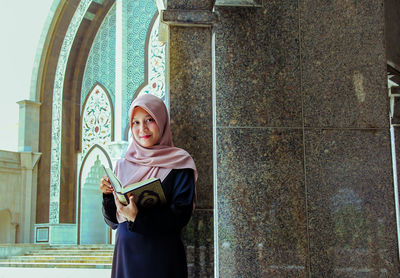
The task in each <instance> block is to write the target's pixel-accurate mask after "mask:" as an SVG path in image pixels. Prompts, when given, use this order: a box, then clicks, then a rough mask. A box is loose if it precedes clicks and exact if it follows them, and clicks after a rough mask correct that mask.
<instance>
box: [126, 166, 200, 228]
mask: <svg viewBox="0 0 400 278" xmlns="http://www.w3.org/2000/svg"><path fill="white" fill-rule="evenodd" d="M162 185H163V189H164V193H165V195H166V198H167V205H166V206H163V207H160V208H157V209H153V210H148V211H145V210H142V211H139V212H138V214H137V216H136V219H135V221H134V222H131V223H129V230H130V231H133V232H137V233H141V234H170V233H177V232H180V230H181V229H182V228H183V227H184V226H185V225H186V224H187V223H188V222H189V219H190V217H191V215H192V210H193V198H194V173H193V170H192V169H179V170H177V169H174V170H172V171H171V172H170V173H169V175H168V176H167V177H166V179H165V180H164V181H163V183H162Z"/></svg>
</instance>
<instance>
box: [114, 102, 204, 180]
mask: <svg viewBox="0 0 400 278" xmlns="http://www.w3.org/2000/svg"><path fill="white" fill-rule="evenodd" d="M138 106H139V107H141V108H143V109H144V110H146V111H147V112H148V113H149V114H150V115H151V116H152V117H153V119H154V120H155V121H156V123H157V125H158V127H159V129H160V134H161V138H160V142H159V144H157V145H154V146H152V147H149V148H145V147H142V146H141V145H139V144H138V143H137V141H136V140H135V138H134V137H133V141H132V143H131V144H130V146H129V147H128V150H127V151H126V154H125V157H124V158H122V159H120V160H118V162H117V165H116V167H115V173H116V175H117V176H118V178H119V179H120V180H121V182H122V185H123V186H126V185H128V184H131V183H134V182H138V181H141V180H145V179H150V178H154V177H158V178H160V179H161V181H163V180H164V179H165V178H166V177H167V175H168V174H169V172H171V170H172V169H185V168H190V169H193V170H194V177H195V182H196V181H197V170H196V165H195V163H194V161H193V158H192V157H191V156H190V155H189V153H188V152H186V151H185V150H183V149H180V148H176V147H174V144H173V143H172V134H171V130H170V126H169V116H168V111H167V108H166V107H165V104H164V102H163V101H162V100H161V99H160V98H158V97H156V96H154V95H150V94H145V95H142V96H140V97H138V98H136V99H135V100H134V101H133V102H132V104H131V107H130V108H129V123H130V124H131V128H132V118H133V110H134V108H135V107H138Z"/></svg>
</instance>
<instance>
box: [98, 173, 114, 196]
mask: <svg viewBox="0 0 400 278" xmlns="http://www.w3.org/2000/svg"><path fill="white" fill-rule="evenodd" d="M99 187H100V190H101V191H102V192H103V193H104V194H110V193H112V192H113V191H114V190H113V187H112V185H111V183H110V180H109V178H108V177H107V176H103V177H102V178H101V179H100V185H99Z"/></svg>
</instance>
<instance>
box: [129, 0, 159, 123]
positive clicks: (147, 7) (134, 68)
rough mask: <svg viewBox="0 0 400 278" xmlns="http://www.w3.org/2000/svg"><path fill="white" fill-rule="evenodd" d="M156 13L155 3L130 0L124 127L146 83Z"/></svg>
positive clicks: (143, 0)
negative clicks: (149, 35)
mask: <svg viewBox="0 0 400 278" xmlns="http://www.w3.org/2000/svg"><path fill="white" fill-rule="evenodd" d="M156 12H157V6H156V4H155V1H149V0H129V1H128V3H127V39H126V42H127V53H126V57H127V64H126V70H127V75H126V78H127V82H126V84H127V85H126V86H127V88H126V90H125V91H124V92H123V104H122V109H123V114H122V115H123V116H122V119H123V121H124V126H126V125H127V124H128V109H129V106H130V104H131V102H132V100H133V96H134V94H135V92H136V90H137V89H138V88H139V86H140V85H142V83H143V82H144V77H145V76H144V67H145V59H144V55H145V44H146V35H147V32H148V30H149V28H151V26H150V24H151V21H152V19H153V17H154V15H155V14H156Z"/></svg>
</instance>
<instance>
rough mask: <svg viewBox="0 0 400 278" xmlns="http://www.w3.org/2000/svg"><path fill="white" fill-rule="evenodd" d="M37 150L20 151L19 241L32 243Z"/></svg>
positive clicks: (39, 154)
mask: <svg viewBox="0 0 400 278" xmlns="http://www.w3.org/2000/svg"><path fill="white" fill-rule="evenodd" d="M41 155H42V154H41V153H37V152H21V153H20V157H21V170H22V173H21V174H22V175H21V176H22V177H21V178H22V184H24V188H23V189H22V192H23V196H24V198H23V199H22V202H21V205H22V208H21V213H22V217H21V224H22V225H21V226H22V227H21V230H20V231H21V242H23V243H32V242H33V241H34V239H33V234H34V229H35V227H34V224H35V221H36V195H37V168H38V167H37V162H38V161H39V158H40V157H41Z"/></svg>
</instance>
